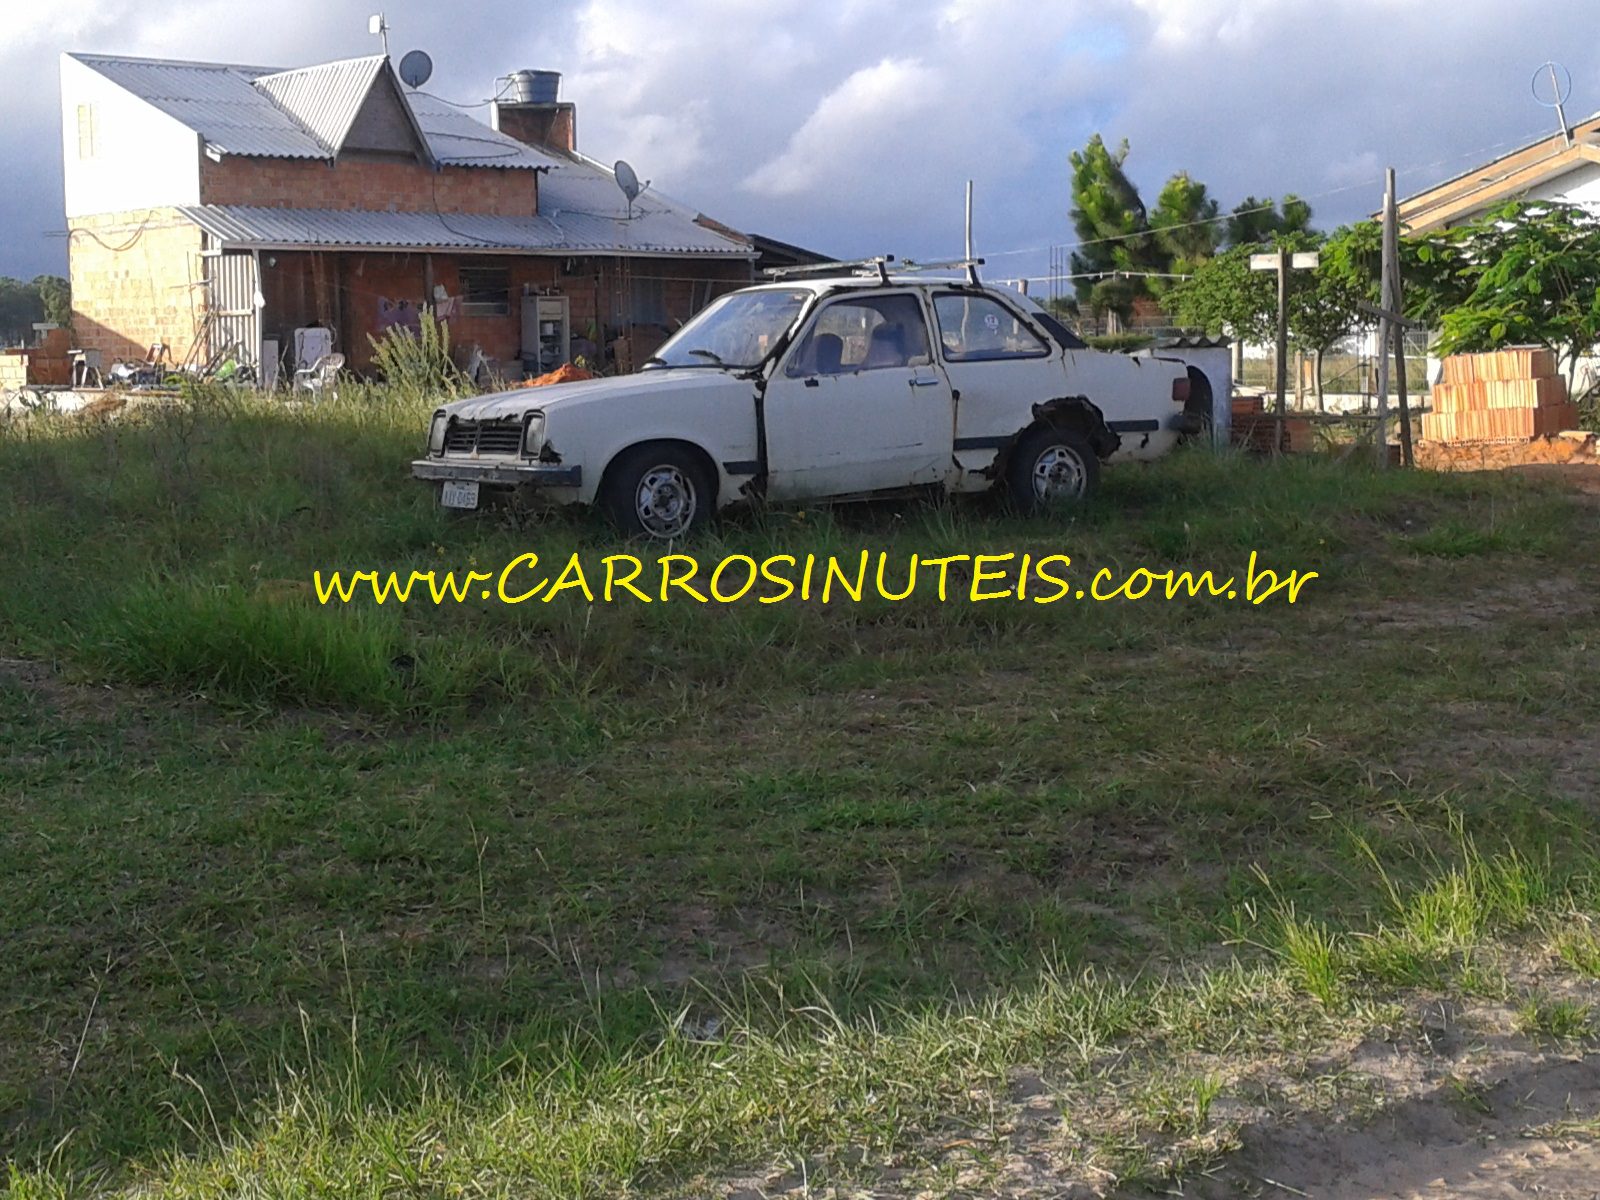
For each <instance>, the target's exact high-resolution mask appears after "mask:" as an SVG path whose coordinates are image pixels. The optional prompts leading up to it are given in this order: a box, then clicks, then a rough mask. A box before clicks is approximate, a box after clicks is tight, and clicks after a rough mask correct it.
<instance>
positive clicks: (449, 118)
mask: <svg viewBox="0 0 1600 1200" xmlns="http://www.w3.org/2000/svg"><path fill="white" fill-rule="evenodd" d="M405 96H406V102H407V103H408V104H410V105H411V111H412V112H414V113H415V114H416V115H417V124H418V125H420V126H421V127H422V132H423V134H424V135H425V136H426V137H427V139H428V145H430V146H432V147H433V155H434V158H436V159H437V160H438V161H440V162H442V163H449V164H450V165H451V166H457V167H531V168H534V169H542V168H548V167H553V166H557V165H558V164H560V163H563V162H565V161H566V160H565V159H562V158H559V157H557V156H556V155H553V154H547V153H545V152H544V151H542V150H539V149H538V148H537V147H534V146H530V145H528V144H527V143H526V142H519V141H517V139H516V138H514V137H510V136H509V135H507V134H504V133H500V132H499V131H498V130H495V129H491V128H490V127H489V126H487V125H485V124H484V123H483V122H482V121H478V120H475V119H473V118H472V117H471V116H469V115H468V114H467V113H465V112H463V111H462V110H461V109H459V108H457V107H455V106H454V105H452V104H449V103H447V102H446V101H444V100H440V99H438V98H437V97H434V96H430V95H428V94H427V93H426V92H410V91H408V92H406V94H405Z"/></svg>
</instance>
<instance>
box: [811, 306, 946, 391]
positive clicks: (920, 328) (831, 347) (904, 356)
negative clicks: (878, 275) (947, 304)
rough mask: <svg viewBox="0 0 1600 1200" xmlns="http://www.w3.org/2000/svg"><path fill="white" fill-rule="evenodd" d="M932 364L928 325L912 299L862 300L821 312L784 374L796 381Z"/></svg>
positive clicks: (828, 308) (824, 309) (920, 308)
mask: <svg viewBox="0 0 1600 1200" xmlns="http://www.w3.org/2000/svg"><path fill="white" fill-rule="evenodd" d="M932 362H933V350H932V348H931V347H930V346H929V344H928V323H927V321H926V320H924V318H923V315H922V306H921V305H920V304H918V303H917V298H916V297H915V296H906V295H900V296H862V297H859V298H851V299H847V300H836V301H834V302H833V303H832V304H829V305H827V306H826V307H825V308H823V309H822V311H821V312H819V313H818V314H817V318H816V320H815V321H813V322H812V325H811V332H810V333H808V334H807V335H806V337H805V339H804V340H803V341H802V342H801V343H800V345H799V346H797V347H796V348H795V351H794V353H793V354H791V355H790V356H789V365H788V367H787V368H785V370H784V374H786V375H788V376H789V377H790V378H791V379H799V378H801V377H803V376H808V375H848V374H851V373H853V372H856V371H882V370H887V369H889V368H893V367H917V366H927V365H929V364H930V363H932Z"/></svg>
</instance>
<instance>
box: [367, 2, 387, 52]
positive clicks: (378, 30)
mask: <svg viewBox="0 0 1600 1200" xmlns="http://www.w3.org/2000/svg"><path fill="white" fill-rule="evenodd" d="M367 32H368V33H370V34H371V35H372V36H373V37H378V38H382V39H383V56H384V57H385V58H388V57H389V21H388V19H387V18H386V17H385V16H384V15H383V14H382V13H373V14H372V15H371V16H370V17H368V18H367Z"/></svg>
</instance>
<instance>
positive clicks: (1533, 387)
mask: <svg viewBox="0 0 1600 1200" xmlns="http://www.w3.org/2000/svg"><path fill="white" fill-rule="evenodd" d="M1431 406H1432V408H1433V411H1432V412H1430V413H1424V414H1423V417H1422V437H1423V439H1424V440H1425V441H1430V442H1494V441H1526V440H1527V439H1529V438H1537V437H1545V436H1548V435H1549V434H1553V433H1559V432H1560V431H1561V430H1563V429H1572V428H1574V427H1576V425H1577V424H1578V413H1577V409H1576V408H1574V407H1573V405H1572V404H1571V403H1569V402H1568V399H1567V385H1566V382H1565V381H1564V380H1563V379H1562V378H1561V377H1560V375H1558V374H1557V373H1556V356H1555V354H1554V353H1553V352H1552V351H1549V350H1543V349H1537V348H1533V347H1523V348H1519V349H1515V350H1499V351H1495V352H1493V353H1490V354H1457V355H1453V356H1451V357H1450V358H1447V359H1445V360H1444V377H1443V379H1442V380H1441V381H1440V382H1439V383H1438V384H1436V385H1435V386H1434V388H1433V393H1432V397H1431Z"/></svg>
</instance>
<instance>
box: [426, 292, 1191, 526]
mask: <svg viewBox="0 0 1600 1200" xmlns="http://www.w3.org/2000/svg"><path fill="white" fill-rule="evenodd" d="M962 265H968V266H970V264H962ZM857 266H858V267H859V264H857ZM1201 399H1202V398H1201V397H1198V396H1192V395H1191V385H1190V372H1189V370H1188V369H1187V368H1186V367H1185V366H1184V364H1183V363H1181V362H1178V361H1172V360H1165V359H1161V358H1143V359H1139V358H1131V357H1128V356H1125V355H1121V354H1110V353H1101V352H1098V351H1095V350H1091V349H1088V348H1086V347H1085V345H1084V344H1083V343H1082V342H1081V341H1079V340H1078V339H1077V338H1076V337H1075V336H1073V335H1072V334H1071V333H1070V332H1069V331H1068V330H1067V329H1065V328H1064V327H1063V326H1062V325H1061V324H1059V323H1058V322H1057V321H1055V320H1054V319H1053V318H1052V317H1050V316H1049V315H1048V314H1047V313H1045V312H1044V310H1043V309H1041V308H1040V307H1038V306H1037V305H1036V304H1034V303H1033V302H1032V301H1030V300H1028V298H1027V297H1025V296H1022V295H1020V294H1017V293H1014V292H1011V291H1009V290H1007V289H1001V288H996V287H990V286H985V285H983V284H982V283H980V282H979V281H978V279H977V272H976V270H975V269H972V270H971V271H970V275H969V277H968V278H965V279H956V280H951V279H948V278H946V279H931V278H927V277H924V276H897V275H891V274H890V273H889V272H888V270H887V269H886V268H885V266H884V263H883V260H869V264H868V265H867V267H866V269H865V270H864V271H861V272H859V273H838V272H837V271H836V272H835V273H832V274H824V275H820V276H797V277H792V278H787V277H786V278H778V279H775V280H774V281H772V282H770V283H766V284H762V285H759V286H755V287H750V288H746V289H743V290H741V291H736V292H732V293H730V294H728V295H725V296H723V297H722V298H721V299H719V300H717V301H716V302H715V303H713V304H712V305H710V306H709V307H708V308H706V309H705V310H704V311H703V312H701V313H700V314H699V315H698V316H696V317H695V318H694V319H693V320H691V321H690V322H689V323H688V324H686V325H685V326H684V327H683V328H682V329H681V330H680V331H679V332H678V333H677V334H675V335H674V336H673V337H672V338H671V339H670V340H669V341H668V342H667V343H666V344H665V345H663V346H662V347H661V349H660V350H659V352H658V353H657V355H656V356H655V357H654V358H652V359H651V360H650V361H649V363H648V364H647V365H646V366H645V367H644V369H643V370H641V371H639V372H638V373H637V374H634V375H627V376H619V377H615V378H608V379H596V380H591V381H587V382H580V383H568V384H558V385H555V386H551V387H547V388H540V389H537V390H529V389H519V390H516V391H510V392H502V393H499V394H495V395H487V396H477V397H473V398H471V399H466V400H458V401H456V402H454V403H452V404H447V405H445V406H444V407H443V408H441V409H439V410H438V411H437V412H436V413H434V415H433V422H432V427H431V429H430V430H429V434H428V452H427V454H426V455H425V456H424V457H422V458H419V459H417V460H416V461H415V462H414V463H413V464H412V474H413V475H414V476H415V477H416V478H418V479H421V480H425V481H427V482H429V483H431V484H433V485H435V486H436V487H438V489H439V494H440V500H441V502H442V503H443V504H445V505H446V506H449V507H452V508H463V509H471V508H476V507H477V506H478V505H479V504H480V502H481V501H482V500H483V499H485V498H486V493H493V492H496V491H513V490H523V491H526V492H528V493H530V494H533V495H537V496H540V497H543V498H544V499H547V500H549V501H553V502H556V503H568V504H593V505H597V506H598V507H599V508H600V509H602V510H603V511H604V512H605V513H606V514H607V515H608V516H609V517H610V518H611V519H612V520H613V521H614V522H615V523H616V524H617V525H618V526H619V527H620V528H621V529H622V530H623V531H624V532H626V533H628V534H633V535H644V536H648V537H653V538H676V537H681V536H682V535H684V534H686V533H688V532H689V531H690V530H692V529H694V528H695V527H697V526H699V525H700V524H702V523H703V522H705V521H707V520H709V519H710V518H711V517H712V516H713V515H714V514H715V513H716V512H717V511H718V510H719V509H722V508H725V507H727V506H729V505H732V504H736V503H739V502H741V501H748V500H761V501H767V502H775V503H782V502H809V501H837V500H847V499H861V498H868V497H878V496H884V495H890V494H894V493H903V492H909V491H913V490H918V489H927V488H939V489H943V490H945V491H948V492H978V491H986V490H989V489H1000V490H1002V491H1003V492H1004V493H1006V494H1007V495H1008V496H1009V497H1010V498H1011V499H1012V500H1013V501H1015V503H1016V504H1017V505H1018V506H1020V507H1021V508H1023V509H1024V510H1027V511H1036V510H1039V509H1042V508H1045V507H1047V506H1050V505H1052V504H1054V503H1056V502H1059V501H1069V502H1070V501H1077V500H1081V499H1083V498H1084V497H1086V496H1087V495H1089V494H1090V493H1091V492H1092V491H1093V490H1094V488H1095V486H1096V483H1097V481H1098V479H1099V473H1100V466H1101V464H1102V463H1104V462H1111V461H1116V460H1119V459H1152V458H1156V457H1159V456H1160V455H1162V454H1164V453H1166V452H1167V451H1168V450H1169V449H1171V448H1172V446H1173V445H1174V444H1176V443H1177V441H1178V440H1179V439H1180V438H1181V437H1182V436H1183V435H1184V434H1186V433H1192V432H1197V431H1198V428H1199V427H1200V425H1201V424H1202V422H1203V421H1204V419H1205V416H1206V414H1205V412H1203V411H1202V407H1208V406H1209V396H1206V397H1204V398H1203V400H1204V404H1203V405H1202V406H1200V407H1197V404H1196V401H1199V400H1201Z"/></svg>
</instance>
